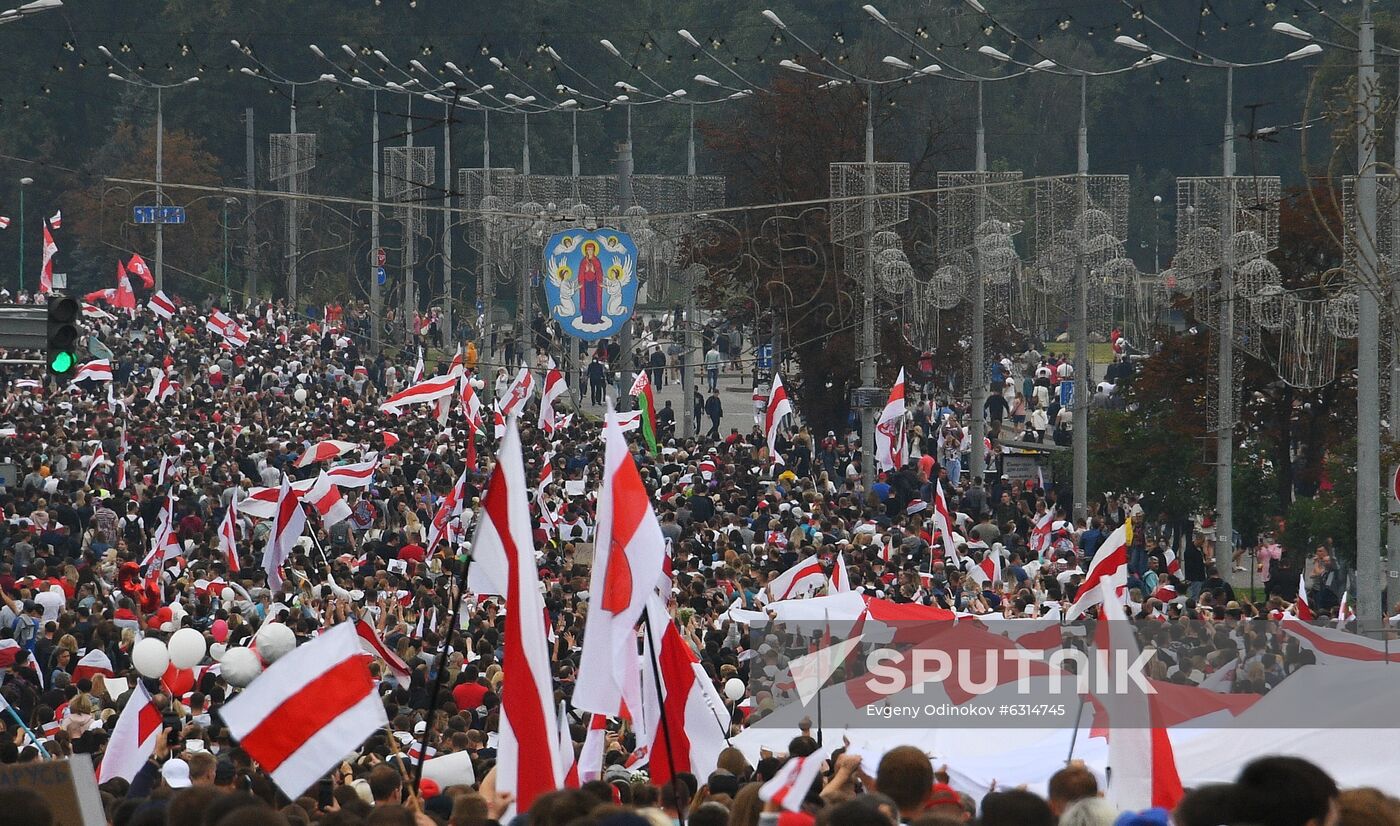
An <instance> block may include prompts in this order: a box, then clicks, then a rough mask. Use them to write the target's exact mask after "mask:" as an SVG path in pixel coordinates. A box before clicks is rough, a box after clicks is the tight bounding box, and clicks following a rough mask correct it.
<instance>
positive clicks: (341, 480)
mask: <svg viewBox="0 0 1400 826" xmlns="http://www.w3.org/2000/svg"><path fill="white" fill-rule="evenodd" d="M378 469H379V457H378V456H375V457H374V458H370V459H366V460H365V461H363V462H351V463H347V464H343V465H336V466H335V467H333V468H331V469H330V470H327V471H326V475H327V476H329V477H330V479H331V481H332V482H335V483H336V484H337V485H338V486H340V487H342V488H367V487H369V486H370V483H371V482H373V481H374V472H375V471H376V470H378Z"/></svg>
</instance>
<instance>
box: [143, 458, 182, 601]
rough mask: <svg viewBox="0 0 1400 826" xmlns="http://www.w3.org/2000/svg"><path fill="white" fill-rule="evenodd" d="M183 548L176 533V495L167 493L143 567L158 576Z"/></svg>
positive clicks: (159, 482) (161, 482) (159, 483)
mask: <svg viewBox="0 0 1400 826" xmlns="http://www.w3.org/2000/svg"><path fill="white" fill-rule="evenodd" d="M162 461H164V460H162ZM156 484H157V485H161V484H163V481H157V482H156ZM181 550H182V548H181V547H180V537H179V536H178V535H177V534H176V533H175V497H174V496H171V495H170V494H168V493H167V494H166V496H165V507H163V508H161V509H160V514H159V516H157V517H156V533H155V538H153V539H152V540H151V550H150V551H149V552H148V553H147V554H146V558H145V559H143V560H141V567H143V568H147V567H149V569H150V571H151V573H153V574H156V575H157V576H158V575H159V573H160V570H161V569H162V568H164V567H165V563H166V562H169V561H170V560H172V559H175V558H177V557H179V556H180V551H181Z"/></svg>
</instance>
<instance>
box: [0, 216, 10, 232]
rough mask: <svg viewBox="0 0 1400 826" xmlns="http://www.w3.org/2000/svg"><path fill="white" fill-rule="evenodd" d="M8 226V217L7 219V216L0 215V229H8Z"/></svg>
mask: <svg viewBox="0 0 1400 826" xmlns="http://www.w3.org/2000/svg"><path fill="white" fill-rule="evenodd" d="M9 228H10V219H9V218H8V217H6V216H4V215H0V229H9Z"/></svg>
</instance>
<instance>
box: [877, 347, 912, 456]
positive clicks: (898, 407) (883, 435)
mask: <svg viewBox="0 0 1400 826" xmlns="http://www.w3.org/2000/svg"><path fill="white" fill-rule="evenodd" d="M904 425H905V420H904V368H903V367H901V368H899V378H898V379H896V380H895V383H894V387H893V388H891V389H890V398H889V400H888V401H886V402H885V409H884V410H882V411H880V419H879V420H878V421H877V422H876V423H875V459H876V461H878V462H879V463H880V469H881V470H898V469H899V468H902V467H904V463H905V462H906V461H908V459H909V455H908V454H909V446H908V443H907V442H906V441H905V437H904Z"/></svg>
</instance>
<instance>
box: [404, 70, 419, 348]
mask: <svg viewBox="0 0 1400 826" xmlns="http://www.w3.org/2000/svg"><path fill="white" fill-rule="evenodd" d="M407 100H408V112H407V114H406V115H405V116H404V123H405V124H406V126H405V130H404V131H405V134H404V146H407V147H408V148H410V149H412V148H413V95H408V96H407ZM404 175H405V177H407V178H408V180H407V181H405V183H406V184H407V183H411V182H412V180H413V153H412V152H409V153H407V154H406V155H405V156H404ZM414 217H415V216H414V213H413V207H412V206H405V207H404V217H403V221H402V222H401V223H402V224H403V261H402V263H403V340H404V344H405V345H407V344H408V343H409V342H410V341H412V340H413V336H414V335H415V334H416V333H417V332H418V331H417V330H415V329H414V324H413V310H414V303H413V286H414V285H413V265H414V263H415V260H414V259H415V258H416V256H417V255H418V250H417V245H416V244H415V243H414V239H413V219H414Z"/></svg>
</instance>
